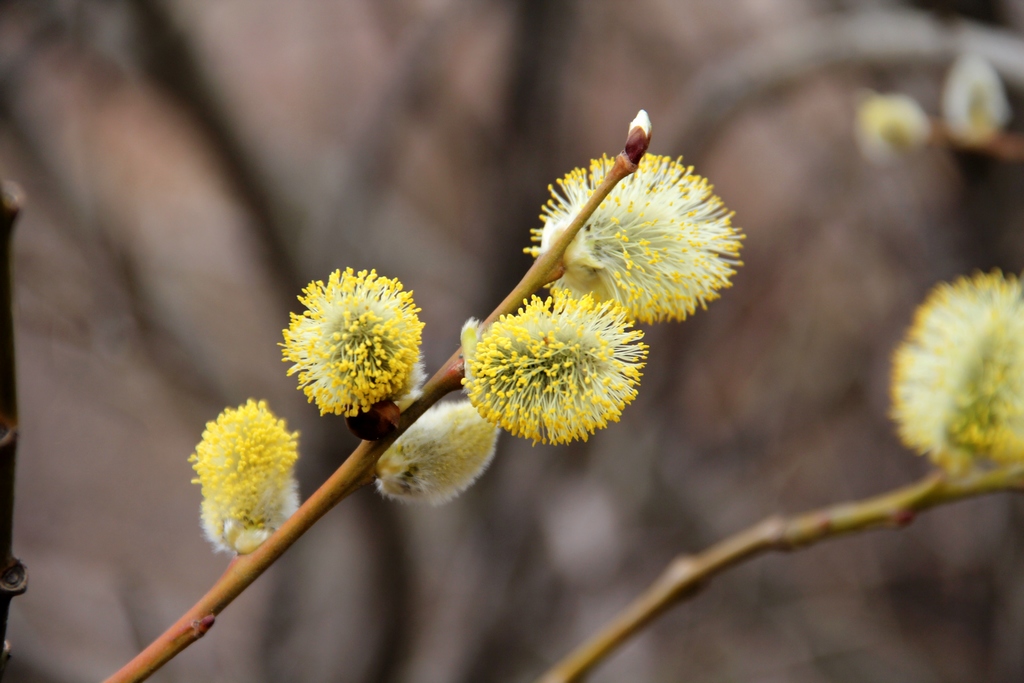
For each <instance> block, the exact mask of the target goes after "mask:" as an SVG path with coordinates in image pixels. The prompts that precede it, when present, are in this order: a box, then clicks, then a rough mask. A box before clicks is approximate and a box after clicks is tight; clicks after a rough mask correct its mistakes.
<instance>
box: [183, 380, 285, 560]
mask: <svg viewBox="0 0 1024 683" xmlns="http://www.w3.org/2000/svg"><path fill="white" fill-rule="evenodd" d="M298 437H299V434H298V432H289V431H288V429H287V427H286V425H285V422H284V420H281V419H278V418H277V417H276V416H275V415H274V414H273V413H272V412H270V409H269V408H267V403H266V401H260V402H258V403H257V402H256V401H254V400H252V399H249V400H248V401H247V402H246V403H245V405H242V406H239V407H238V408H237V409H235V408H227V409H225V410H224V412H222V413H221V414H220V416H219V417H218V418H217V419H216V420H214V421H213V422H207V423H206V430H205V431H204V432H203V439H202V441H200V442H199V445H198V446H196V451H195V453H193V454H192V456H191V457H190V458H189V462H191V463H192V468H193V469H194V470H195V471H196V474H197V475H198V476H197V477H196V478H195V479H193V480H192V483H193V484H199V485H201V486H202V490H203V503H202V508H201V519H202V527H203V531H205V532H206V536H207V538H209V539H210V542H211V543H213V544H214V545H215V546H216V547H217V548H219V549H222V550H228V551H234V552H237V553H239V554H243V555H244V554H246V553H250V552H252V551H253V550H255V549H256V548H257V547H259V545H260V544H261V543H262V542H263V541H265V540H266V539H267V538H268V537H269V536H270V534H272V533H273V532H274V531H275V530H276V529H277V528H278V527H279V526H281V524H283V523H284V521H285V520H286V519H288V518H289V517H290V516H291V515H292V513H294V512H295V510H296V509H297V508H298V506H299V495H298V486H297V484H296V482H295V477H294V476H293V474H292V469H293V467H294V465H295V461H296V459H298V457H299V453H298Z"/></svg>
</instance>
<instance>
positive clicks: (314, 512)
mask: <svg viewBox="0 0 1024 683" xmlns="http://www.w3.org/2000/svg"><path fill="white" fill-rule="evenodd" d="M636 168H637V167H636V164H634V163H633V162H632V161H630V160H629V159H628V158H626V156H625V155H624V154H620V155H619V156H618V157H616V159H615V164H614V165H613V166H612V168H611V170H610V171H609V172H608V174H607V175H606V176H605V177H604V180H603V181H602V183H601V185H600V186H599V187H598V188H597V189H596V190H595V191H594V194H593V195H592V196H591V197H590V199H588V200H587V203H586V204H585V205H584V207H583V209H581V210H580V213H579V214H578V215H577V216H576V217H575V218H574V219H573V221H572V223H570V225H569V226H568V227H567V228H566V229H565V232H563V233H562V234H561V235H560V236H559V238H558V239H557V240H556V241H555V243H554V244H553V245H552V246H551V249H550V250H549V251H547V252H546V253H544V254H542V255H541V256H540V257H539V258H538V259H537V260H536V261H534V263H533V265H532V266H531V267H530V269H529V270H528V271H527V272H526V274H525V275H524V276H523V278H522V280H520V281H519V284H518V285H516V286H515V288H514V289H513V290H512V291H511V292H510V293H509V295H508V296H507V297H505V300H504V301H502V302H501V304H499V305H498V307H497V308H495V309H494V311H493V312H492V313H491V314H490V315H489V316H488V317H487V319H486V320H485V321H484V324H488V323H491V322H493V321H494V320H496V319H497V318H498V317H500V316H502V315H505V314H509V313H513V312H515V310H516V309H517V308H518V307H519V306H520V305H521V303H522V302H523V300H524V299H527V298H528V297H529V296H530V295H531V294H533V293H534V292H536V291H537V290H538V289H540V288H541V287H542V286H543V285H544V284H545V283H546V282H547V281H548V279H549V277H550V275H551V273H552V272H553V271H554V270H555V269H556V268H558V266H559V264H560V262H561V259H562V254H563V253H565V249H566V248H567V247H568V246H569V242H571V241H572V239H573V238H574V237H575V236H576V233H577V232H579V230H580V228H582V227H583V225H584V224H585V223H586V221H587V220H588V219H589V218H590V216H591V214H593V213H594V211H595V210H596V209H597V207H598V206H600V204H601V202H602V201H604V199H605V197H607V196H608V193H609V192H611V190H612V188H614V187H615V185H616V184H618V182H619V181H621V180H622V179H623V178H625V177H626V176H628V175H630V174H631V173H633V172H634V171H635V170H636ZM462 376H463V360H462V355H461V349H458V350H456V351H455V353H454V354H453V355H452V357H451V358H450V359H449V360H448V362H447V363H445V364H444V366H442V368H441V369H440V370H438V371H437V373H436V374H435V375H434V376H433V377H431V378H430V380H428V381H427V383H426V384H424V385H423V395H422V396H421V397H420V398H419V399H418V400H417V401H416V402H415V403H413V404H412V405H411V406H409V408H407V409H406V411H405V412H404V413H402V417H401V421H400V423H399V426H398V429H396V430H395V431H394V432H392V433H391V434H390V435H389V436H388V437H385V438H383V439H381V440H380V441H372V442H371V441H363V442H362V443H361V444H359V446H358V447H357V448H356V450H355V451H353V452H352V454H351V455H350V456H349V457H348V458H347V459H346V460H345V462H343V463H342V465H341V467H339V468H338V469H337V470H336V471H335V472H334V474H332V475H331V477H330V478H329V479H328V480H327V481H326V482H324V483H323V485H321V486H320V488H319V489H317V490H316V491H315V492H314V493H313V494H312V495H311V496H310V497H309V499H307V500H306V502H305V503H303V504H302V506H301V507H300V508H299V509H298V511H297V512H296V513H295V514H294V515H292V517H291V518H290V519H289V520H288V521H287V522H285V523H284V524H283V525H282V526H281V528H280V529H278V530H277V531H276V532H274V534H273V535H272V536H271V537H270V538H268V539H267V540H266V541H265V542H264V543H263V545H261V546H260V547H259V548H257V549H256V551H255V552H253V553H251V554H249V555H242V556H239V557H236V558H235V559H234V560H232V561H231V563H230V564H229V565H228V567H227V569H226V570H225V571H224V574H223V575H221V577H220V578H219V579H218V580H217V582H216V583H215V584H214V585H213V587H212V588H211V589H210V590H209V591H208V592H207V593H206V595H204V596H203V597H202V598H201V599H200V600H199V602H197V603H196V604H195V605H193V606H192V608H191V609H189V610H188V612H186V613H185V614H184V615H182V617H181V618H180V619H178V621H176V622H175V623H174V625H172V626H171V627H170V628H168V629H167V630H166V631H165V632H164V633H163V634H161V635H160V636H159V637H158V638H157V639H156V640H154V641H153V642H152V643H151V644H150V645H149V646H148V647H147V648H146V649H145V650H143V651H142V652H140V653H139V654H138V655H137V656H136V657H135V658H134V659H132V660H131V661H130V662H128V663H127V664H125V665H124V666H123V667H122V668H121V669H120V670H118V671H117V672H116V673H115V674H114V675H112V676H111V677H110V678H108V679H107V681H106V683H128V682H129V681H133V682H134V681H142V680H145V679H146V678H148V677H149V676H150V675H152V674H153V672H155V671H156V670H157V669H159V668H160V667H161V666H163V665H164V664H166V663H167V662H168V661H170V660H171V659H172V658H173V657H174V656H175V655H176V654H178V653H179V652H181V651H182V650H184V649H185V648H186V647H188V646H189V645H191V644H192V643H194V642H195V641H196V640H198V639H199V638H201V637H202V636H203V635H204V634H205V633H206V632H207V631H208V630H209V628H210V627H211V626H212V625H213V618H214V617H215V616H216V615H217V614H219V613H220V612H221V611H223V610H224V608H225V607H227V606H228V605H229V604H231V602H232V601H233V600H234V599H235V598H236V597H238V596H239V595H240V594H241V593H242V591H244V590H245V589H246V588H248V587H249V585H251V584H252V582H253V581H255V580H256V579H257V578H258V577H259V576H260V575H261V574H262V573H263V572H264V571H266V570H267V568H269V567H270V565H271V564H273V563H274V561H276V560H277V559H278V558H279V557H281V555H282V554H284V552H285V550H287V549H288V548H289V547H290V546H291V545H292V544H293V543H294V542H295V541H297V540H298V539H299V537H300V536H302V534H304V533H305V532H306V531H308V530H309V528H310V527H312V526H313V524H315V523H316V521H317V520H319V519H320V518H321V517H323V516H324V515H325V514H326V513H327V511H328V510H330V509H331V508H332V507H334V506H335V505H337V504H338V503H339V502H341V500H342V499H344V498H346V497H347V496H348V495H350V494H351V493H352V492H354V491H356V490H357V489H359V488H360V487H362V486H364V485H366V484H368V483H370V482H371V481H373V467H374V465H375V464H376V462H377V460H378V459H379V458H380V456H381V455H383V454H384V452H385V451H386V450H387V449H388V447H389V446H390V445H391V444H392V443H394V441H395V439H397V438H398V437H399V436H400V435H401V434H402V433H403V432H404V431H405V430H406V429H408V427H409V425H411V424H412V423H413V422H415V421H416V419H417V418H419V417H420V415H422V414H423V413H424V412H426V410H427V409H428V408H429V407H430V406H432V405H433V404H434V403H436V402H437V401H438V400H439V399H440V398H441V397H442V396H444V395H445V394H447V393H449V392H451V391H455V390H457V389H459V388H460V387H461V386H462ZM197 625H198V626H197ZM200 626H202V627H201V628H200Z"/></svg>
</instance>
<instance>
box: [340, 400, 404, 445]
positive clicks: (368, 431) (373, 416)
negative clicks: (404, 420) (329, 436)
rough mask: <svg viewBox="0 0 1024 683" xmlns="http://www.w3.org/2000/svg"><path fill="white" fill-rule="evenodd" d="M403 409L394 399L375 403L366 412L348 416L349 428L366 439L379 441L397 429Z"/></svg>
mask: <svg viewBox="0 0 1024 683" xmlns="http://www.w3.org/2000/svg"><path fill="white" fill-rule="evenodd" d="M401 414H402V411H401V410H399V409H398V406H397V405H395V402H394V401H381V402H379V403H374V404H373V405H372V406H370V409H369V410H367V411H366V412H365V413H359V414H358V415H356V416H355V417H346V418H345V424H347V425H348V428H349V430H351V432H352V433H353V434H355V435H356V436H358V437H359V438H360V439H363V440H365V441H377V440H379V439H383V438H384V437H385V436H387V435H388V434H390V433H391V432H393V431H395V429H396V428H397V427H398V418H399V417H400V416H401Z"/></svg>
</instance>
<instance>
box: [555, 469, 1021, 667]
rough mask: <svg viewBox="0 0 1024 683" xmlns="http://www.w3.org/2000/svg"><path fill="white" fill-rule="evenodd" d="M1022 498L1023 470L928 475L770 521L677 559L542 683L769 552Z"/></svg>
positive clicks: (589, 662)
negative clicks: (1011, 496) (981, 501)
mask: <svg viewBox="0 0 1024 683" xmlns="http://www.w3.org/2000/svg"><path fill="white" fill-rule="evenodd" d="M1000 491H1017V492H1021V491H1024V465H1017V466H1013V467H1006V468H1002V469H998V470H992V471H988V472H979V473H975V474H972V475H969V476H966V477H963V478H959V479H947V478H945V477H944V476H943V475H941V474H932V475H930V476H928V477H925V478H924V479H922V480H921V481H920V482H918V483H916V484H911V485H910V486H905V487H903V488H898V489H895V490H893V491H890V492H888V493H883V494H881V495H879V496H875V497H873V498H867V499H865V500H861V501H856V502H852V503H841V504H839V505H833V506H831V507H826V508H821V509H818V510H814V511H811V512H806V513H804V514H801V515H797V516H794V517H783V516H773V517H768V518H767V519H765V520H763V521H761V522H759V523H758V524H755V525H754V526H752V527H750V528H748V529H746V530H744V531H741V532H739V533H737V534H734V535H732V536H730V537H728V538H726V539H725V540H723V541H720V542H719V543H717V544H715V545H713V546H711V547H710V548H708V549H707V550H705V551H703V552H701V553H698V554H697V555H680V556H678V557H676V558H675V559H674V560H672V562H671V563H669V565H668V567H667V568H666V569H665V571H664V572H663V573H662V574H661V576H659V577H658V578H657V579H656V580H655V581H654V583H652V584H651V585H650V587H649V588H648V589H647V590H646V591H645V592H644V593H643V594H642V595H640V597H638V598H636V599H635V600H634V601H633V602H632V603H630V604H629V605H628V606H627V607H626V608H625V609H624V610H622V612H620V613H619V615H618V616H616V617H615V618H614V619H612V620H611V621H610V622H608V624H606V625H605V626H604V628H602V629H601V630H600V631H599V632H598V633H597V634H595V635H594V636H593V637H591V638H590V639H589V640H587V641H586V642H584V643H583V644H582V645H580V646H579V647H577V648H576V649H575V650H573V651H572V652H571V653H570V654H569V655H568V656H566V657H565V658H564V659H562V661H560V662H559V663H558V664H556V665H555V666H554V667H553V668H551V669H550V670H549V671H548V672H547V673H546V674H544V676H542V677H541V678H540V679H539V683H573V682H574V681H580V680H582V679H583V677H584V676H585V675H586V674H587V672H589V671H590V670H591V669H593V668H594V667H595V666H597V665H598V664H599V663H601V662H602V661H603V660H604V659H605V658H606V657H608V656H609V655H610V654H611V653H613V652H614V651H615V650H616V649H617V648H618V647H619V646H621V645H622V644H623V643H625V642H626V641H627V640H629V639H630V638H631V637H632V636H634V635H635V634H636V633H637V632H639V631H640V630H641V629H642V628H644V627H645V626H647V625H648V624H649V623H651V622H652V621H653V620H654V619H655V618H656V617H658V616H659V615H661V614H662V613H664V612H665V611H666V610H668V609H669V608H670V607H672V606H674V605H676V604H677V603H679V602H681V601H683V600H685V599H686V598H689V597H691V596H693V595H694V594H695V593H696V592H697V591H698V590H699V589H700V588H701V587H703V586H704V585H705V584H706V583H707V582H708V581H709V580H710V579H711V578H713V577H714V576H716V575H718V574H720V573H721V572H723V571H725V570H726V569H728V568H729V567H732V566H734V565H737V564H740V563H742V562H745V561H747V560H749V559H751V558H753V557H756V556H758V555H762V554H764V553H767V552H769V551H790V550H797V549H800V548H804V547H807V546H809V545H813V544H815V543H818V542H820V541H825V540H829V539H833V538H837V537H839V536H843V535H846V534H851V533H856V532H861V531H867V530H869V529H879V528H893V527H904V526H906V525H907V524H909V523H910V522H912V521H913V520H914V517H915V516H916V515H917V513H919V512H923V511H924V510H928V509H929V508H933V507H936V506H939V505H945V504H947V503H952V502H955V501H958V500H963V499H964V498H971V497H973V496H981V495H985V494H988V493H997V492H1000Z"/></svg>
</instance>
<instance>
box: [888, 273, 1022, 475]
mask: <svg viewBox="0 0 1024 683" xmlns="http://www.w3.org/2000/svg"><path fill="white" fill-rule="evenodd" d="M892 402H893V407H892V416H893V418H894V419H895V421H896V424H897V426H898V430H899V435H900V438H901V439H902V440H903V442H904V443H905V444H906V445H907V446H908V447H910V448H913V449H914V450H916V451H917V452H919V453H922V454H927V455H928V456H929V457H931V458H932V460H933V461H934V462H936V463H937V464H939V465H940V466H942V467H943V468H945V469H947V470H949V471H951V472H955V473H959V472H963V471H964V470H966V469H967V468H969V467H971V466H972V465H973V463H974V462H975V458H976V457H978V456H980V457H986V458H991V459H993V460H997V461H1020V460H1024V302H1022V300H1021V284H1020V282H1019V281H1018V280H1017V279H1016V278H1015V277H1013V276H1007V277H1004V276H1003V275H1002V273H1000V272H998V271H994V272H992V273H988V274H984V273H977V274H975V275H974V276H973V277H970V278H967V277H961V278H959V279H957V280H956V281H955V282H953V283H952V284H945V283H943V284H940V285H938V286H937V287H935V289H933V290H932V291H931V293H930V294H929V295H928V297H927V299H926V300H925V302H924V303H923V304H922V305H921V306H920V307H919V308H918V310H917V313H916V314H915V316H914V324H913V326H912V327H911V328H910V330H909V331H908V332H907V336H906V339H905V340H904V342H903V343H902V344H901V345H900V347H899V348H898V349H897V350H896V353H895V356H894V359H893V381H892Z"/></svg>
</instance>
